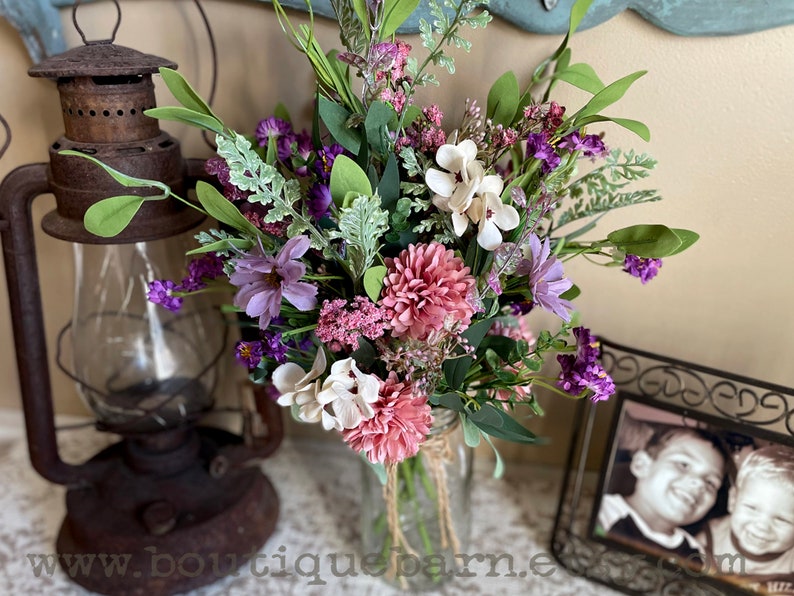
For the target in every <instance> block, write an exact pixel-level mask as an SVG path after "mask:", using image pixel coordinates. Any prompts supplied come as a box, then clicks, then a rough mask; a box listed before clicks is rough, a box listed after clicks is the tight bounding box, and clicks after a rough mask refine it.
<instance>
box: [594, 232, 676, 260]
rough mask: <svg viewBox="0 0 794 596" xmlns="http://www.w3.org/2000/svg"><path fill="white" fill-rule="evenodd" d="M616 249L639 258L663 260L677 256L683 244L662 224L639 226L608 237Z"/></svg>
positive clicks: (613, 233)
mask: <svg viewBox="0 0 794 596" xmlns="http://www.w3.org/2000/svg"><path fill="white" fill-rule="evenodd" d="M607 240H609V242H611V243H612V244H613V245H614V246H615V247H617V248H619V249H621V250H623V251H625V252H627V253H630V254H633V255H637V256H638V257H647V258H657V259H658V258H661V257H666V256H669V255H672V254H675V253H676V252H677V251H678V249H679V248H680V247H681V245H682V244H683V240H682V239H681V238H679V237H678V235H677V234H676V233H675V232H674V231H673V230H671V229H670V228H668V227H667V226H663V225H661V224H639V225H635V226H629V227H627V228H622V229H620V230H615V231H614V232H611V233H610V234H608V235H607Z"/></svg>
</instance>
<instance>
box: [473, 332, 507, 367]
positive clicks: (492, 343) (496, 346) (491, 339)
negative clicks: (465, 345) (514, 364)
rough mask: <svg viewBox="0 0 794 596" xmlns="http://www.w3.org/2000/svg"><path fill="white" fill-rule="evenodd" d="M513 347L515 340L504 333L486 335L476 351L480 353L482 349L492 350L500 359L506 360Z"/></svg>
mask: <svg viewBox="0 0 794 596" xmlns="http://www.w3.org/2000/svg"><path fill="white" fill-rule="evenodd" d="M515 347H516V340H514V339H512V338H510V337H507V336H505V335H487V336H486V337H485V338H484V339H483V340H482V342H481V343H480V345H479V347H478V349H477V351H478V353H481V352H482V351H483V349H485V350H493V351H494V352H495V353H496V354H498V355H499V357H500V358H501V359H502V360H504V361H508V360H509V359H510V354H511V352H512V351H513V350H514V349H515Z"/></svg>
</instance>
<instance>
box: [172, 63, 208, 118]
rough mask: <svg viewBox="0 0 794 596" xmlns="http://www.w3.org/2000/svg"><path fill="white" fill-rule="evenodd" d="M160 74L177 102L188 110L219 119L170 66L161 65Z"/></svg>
mask: <svg viewBox="0 0 794 596" xmlns="http://www.w3.org/2000/svg"><path fill="white" fill-rule="evenodd" d="M160 76H161V77H163V81H164V82H165V84H166V86H167V87H168V90H169V91H170V92H171V93H172V94H173V96H174V97H175V98H176V100H177V101H178V102H179V103H181V104H182V105H183V106H185V107H186V108H188V109H189V110H192V111H194V112H199V113H200V114H204V115H206V116H212V118H214V119H215V120H216V121H219V119H218V117H217V116H215V114H214V113H213V112H212V108H210V107H209V105H208V104H207V102H205V101H204V99H202V97H201V96H200V95H199V94H198V93H196V91H195V90H194V89H193V87H191V86H190V83H188V82H187V81H186V80H185V78H184V77H183V76H182V75H181V74H179V73H178V72H177V71H175V70H173V69H171V68H166V67H161V68H160Z"/></svg>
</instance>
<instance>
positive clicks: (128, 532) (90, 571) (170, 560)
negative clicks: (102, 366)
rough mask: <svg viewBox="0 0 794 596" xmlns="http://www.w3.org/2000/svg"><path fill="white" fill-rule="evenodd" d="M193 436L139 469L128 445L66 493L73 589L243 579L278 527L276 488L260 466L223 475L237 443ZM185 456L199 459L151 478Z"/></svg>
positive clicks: (105, 454)
mask: <svg viewBox="0 0 794 596" xmlns="http://www.w3.org/2000/svg"><path fill="white" fill-rule="evenodd" d="M187 436H188V439H187V440H186V441H185V442H184V445H185V446H186V447H185V448H183V447H179V448H177V449H174V450H172V451H171V452H162V453H158V454H156V456H155V457H154V458H149V459H148V460H147V461H146V465H145V466H143V467H141V466H139V465H137V462H136V461H135V460H136V459H137V458H131V457H130V449H129V448H130V445H129V444H128V442H129V441H130V439H125V440H123V441H121V442H119V443H116V444H115V445H113V446H111V447H109V448H108V449H105V450H104V451H102V452H100V453H99V454H97V455H96V456H95V457H94V458H93V460H92V461H95V460H99V461H100V462H102V463H103V464H106V470H107V472H106V474H105V475H104V477H103V479H102V480H101V481H100V482H98V483H96V484H94V485H91V486H87V487H73V488H70V489H69V490H68V491H67V493H66V511H67V513H66V518H65V519H64V521H63V524H62V526H61V530H60V533H59V535H58V539H57V543H56V549H57V551H58V553H59V555H60V556H59V557H58V559H59V561H60V564H61V567H62V568H63V569H64V570H65V571H66V573H67V574H68V575H69V578H70V579H71V580H73V581H75V582H76V583H78V584H80V585H81V586H83V587H85V588H87V589H89V590H91V591H93V592H98V593H100V594H113V596H127V595H133V594H135V595H138V594H140V595H146V596H155V595H157V596H159V595H165V594H174V593H177V592H184V591H186V590H190V589H194V588H197V587H199V586H203V585H206V584H209V583H212V582H214V581H217V580H218V579H220V578H222V577H226V576H228V575H234V574H236V573H238V571H237V569H238V568H239V567H240V566H241V565H243V564H244V563H245V562H246V561H248V560H249V559H250V558H251V557H253V556H254V555H255V554H256V553H257V551H258V550H259V549H260V548H261V547H262V545H264V543H265V541H266V540H267V538H268V537H269V536H270V535H271V534H272V532H273V530H274V529H275V525H276V519H277V517H278V509H279V504H278V497H277V495H276V492H275V489H274V488H273V485H272V484H271V483H270V481H269V480H268V479H267V478H266V477H265V476H264V475H263V474H262V472H261V471H260V470H259V468H258V467H257V466H245V467H237V468H230V469H228V470H224V469H223V466H222V465H219V459H218V458H217V457H216V456H217V454H218V450H219V448H220V447H222V446H223V444H224V443H227V444H228V443H232V444H233V443H239V442H240V438H239V437H238V436H237V435H233V434H231V433H227V432H225V431H221V430H218V429H209V428H201V429H196V430H193V429H191V430H190V431H189V433H188V435H187ZM195 446H197V448H194V447H195ZM185 449H187V450H189V451H194V452H195V453H196V457H194V458H193V461H192V462H190V463H188V464H186V465H180V466H178V467H179V468H180V469H179V470H178V471H174V466H173V465H171V467H170V469H169V466H168V464H167V463H166V465H165V470H166V471H165V473H163V472H159V473H158V472H154V471H153V468H154V466H152V465H151V464H152V461H153V459H154V460H156V459H158V458H163V461H164V462H172V463H173V461H175V460H179V459H183V458H184V451H185ZM180 452H181V453H180ZM149 455H151V454H149Z"/></svg>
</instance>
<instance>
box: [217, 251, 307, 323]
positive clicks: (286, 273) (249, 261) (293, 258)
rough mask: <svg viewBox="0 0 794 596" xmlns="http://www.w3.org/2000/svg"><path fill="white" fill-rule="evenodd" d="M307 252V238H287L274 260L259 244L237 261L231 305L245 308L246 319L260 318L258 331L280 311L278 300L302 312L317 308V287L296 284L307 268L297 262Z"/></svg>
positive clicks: (303, 283) (230, 279)
mask: <svg viewBox="0 0 794 596" xmlns="http://www.w3.org/2000/svg"><path fill="white" fill-rule="evenodd" d="M307 250H309V238H308V237H306V236H296V237H294V238H290V239H289V240H287V242H286V243H285V244H284V246H282V247H281V250H280V251H279V252H278V254H277V255H276V256H275V257H273V256H270V255H266V254H265V251H264V249H263V248H262V245H261V244H257V245H255V246H254V248H253V250H252V251H251V252H250V253H248V254H246V255H244V256H243V257H241V258H239V259H237V261H236V262H235V264H234V269H235V270H234V273H232V274H231V275H230V276H229V281H230V282H231V284H232V285H234V286H237V287H238V288H240V289H239V290H238V291H237V293H236V294H235V295H234V305H235V306H236V307H237V308H242V309H245V314H247V315H248V316H249V317H259V328H260V329H266V328H267V326H268V325H269V324H270V319H271V318H273V317H277V316H278V314H279V312H281V299H282V298H285V299H286V300H287V302H289V303H290V304H292V305H293V306H294V307H295V308H297V309H298V310H302V311H308V310H311V309H313V308H314V307H315V306H316V305H317V288H316V287H315V286H313V285H312V284H310V283H306V282H304V281H298V280H299V279H300V278H301V277H303V276H304V274H305V273H306V265H304V264H303V263H301V262H300V261H298V260H297V259H299V258H300V257H302V256H303V255H304V254H305V253H306V251H307Z"/></svg>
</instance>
